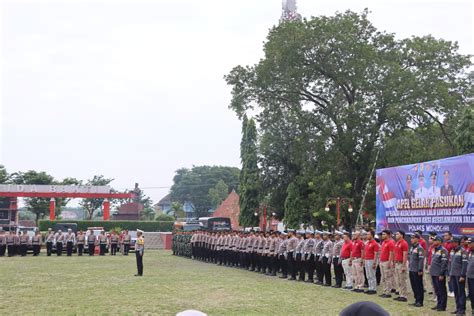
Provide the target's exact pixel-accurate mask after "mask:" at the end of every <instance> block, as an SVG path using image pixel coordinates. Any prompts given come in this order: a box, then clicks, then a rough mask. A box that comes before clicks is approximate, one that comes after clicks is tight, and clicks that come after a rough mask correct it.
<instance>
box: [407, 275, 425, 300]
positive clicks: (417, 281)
mask: <svg viewBox="0 0 474 316" xmlns="http://www.w3.org/2000/svg"><path fill="white" fill-rule="evenodd" d="M409 277H410V284H411V289H412V290H413V295H414V296H415V303H420V304H423V300H424V296H425V293H424V289H423V275H418V272H415V271H410V272H409Z"/></svg>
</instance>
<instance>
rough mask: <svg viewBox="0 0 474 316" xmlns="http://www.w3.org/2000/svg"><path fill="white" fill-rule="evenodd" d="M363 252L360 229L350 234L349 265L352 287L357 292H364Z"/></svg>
mask: <svg viewBox="0 0 474 316" xmlns="http://www.w3.org/2000/svg"><path fill="white" fill-rule="evenodd" d="M363 252H364V242H363V241H362V240H361V239H360V231H355V232H354V233H353V234H352V247H351V260H350V263H349V265H350V266H351V267H352V271H351V272H352V278H353V289H352V291H354V292H357V293H362V292H364V289H363V288H364V261H363V260H362V256H363Z"/></svg>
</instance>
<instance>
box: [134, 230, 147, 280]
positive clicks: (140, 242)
mask: <svg viewBox="0 0 474 316" xmlns="http://www.w3.org/2000/svg"><path fill="white" fill-rule="evenodd" d="M144 253H145V239H144V238H143V231H141V230H139V229H137V242H136V244H135V257H136V259H137V274H135V276H143V255H144Z"/></svg>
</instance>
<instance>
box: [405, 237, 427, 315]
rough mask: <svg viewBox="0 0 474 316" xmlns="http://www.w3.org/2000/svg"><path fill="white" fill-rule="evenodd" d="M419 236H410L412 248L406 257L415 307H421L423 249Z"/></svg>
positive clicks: (422, 297) (422, 294) (422, 296)
mask: <svg viewBox="0 0 474 316" xmlns="http://www.w3.org/2000/svg"><path fill="white" fill-rule="evenodd" d="M420 238H421V236H420V235H419V234H417V233H415V234H413V235H412V236H411V244H412V247H411V249H410V253H409V255H408V258H409V259H408V260H409V268H408V270H409V276H410V284H411V288H412V290H413V294H414V296H415V303H413V304H411V305H413V306H415V307H422V306H423V299H424V290H423V265H424V261H425V249H424V248H423V247H422V246H421V245H420Z"/></svg>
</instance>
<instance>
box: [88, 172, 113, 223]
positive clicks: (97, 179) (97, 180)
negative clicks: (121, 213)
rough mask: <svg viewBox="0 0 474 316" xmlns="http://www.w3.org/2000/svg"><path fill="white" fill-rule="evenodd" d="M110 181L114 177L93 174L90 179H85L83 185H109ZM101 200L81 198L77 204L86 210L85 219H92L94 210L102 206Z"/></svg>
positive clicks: (102, 200)
mask: <svg viewBox="0 0 474 316" xmlns="http://www.w3.org/2000/svg"><path fill="white" fill-rule="evenodd" d="M112 181H114V179H109V178H105V177H104V176H103V175H95V176H94V177H93V178H92V179H89V180H87V182H86V183H85V185H97V186H101V185H109V184H110V183H111V182H112ZM103 202H104V199H82V201H81V202H80V203H79V204H80V205H81V207H82V208H84V210H85V211H86V219H92V217H93V216H94V212H95V211H96V210H98V209H101V208H102V203H103ZM112 202H113V201H111V203H112Z"/></svg>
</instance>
